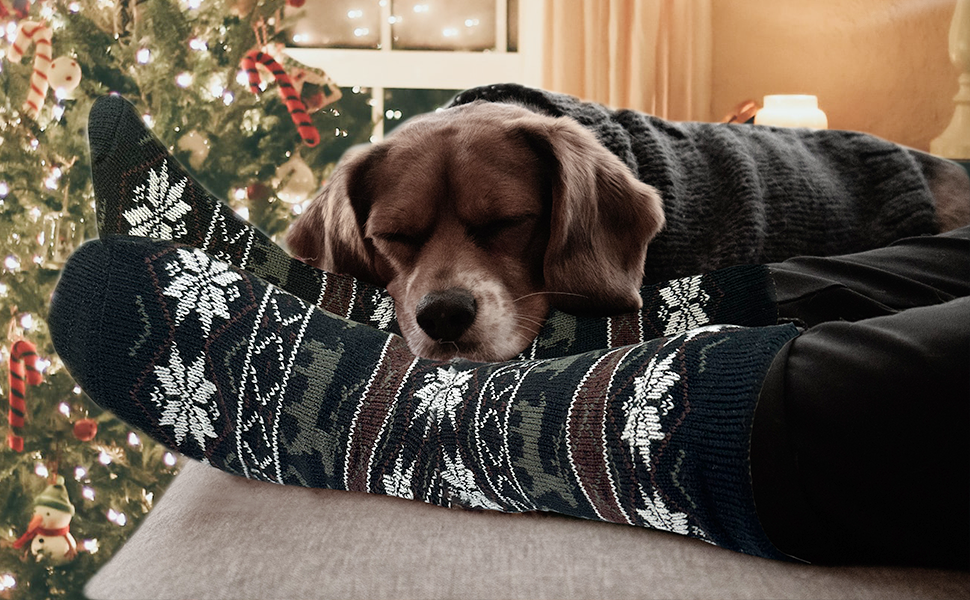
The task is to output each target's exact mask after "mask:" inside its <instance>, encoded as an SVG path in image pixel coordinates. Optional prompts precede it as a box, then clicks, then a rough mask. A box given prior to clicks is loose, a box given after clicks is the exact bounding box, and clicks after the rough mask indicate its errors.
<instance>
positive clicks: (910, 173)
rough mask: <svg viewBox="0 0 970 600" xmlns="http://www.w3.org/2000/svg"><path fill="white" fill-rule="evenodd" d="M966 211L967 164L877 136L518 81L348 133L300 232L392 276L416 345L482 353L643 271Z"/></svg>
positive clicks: (945, 218) (362, 267) (505, 346)
mask: <svg viewBox="0 0 970 600" xmlns="http://www.w3.org/2000/svg"><path fill="white" fill-rule="evenodd" d="M968 221H970V179H968V178H967V175H966V173H965V172H964V171H963V169H962V168H961V167H960V166H959V165H956V164H955V163H950V162H948V161H943V160H940V159H936V158H933V157H931V156H929V155H925V154H923V153H919V152H915V151H909V150H906V149H903V148H901V147H899V146H896V145H894V144H890V143H888V142H884V141H882V140H879V139H877V138H873V137H871V136H866V135H863V134H857V133H850V132H827V131H819V132H816V131H809V130H781V129H771V128H763V127H755V126H746V125H738V126H735V125H730V126H729V125H715V124H701V123H693V124H676V123H669V122H665V121H662V120H660V119H656V118H654V117H650V116H648V115H643V114H641V113H636V112H633V111H611V110H609V109H607V108H605V107H603V106H601V105H598V104H592V103H586V102H580V101H578V100H576V99H575V98H572V97H569V96H563V95H559V94H551V93H548V92H543V91H540V90H532V89H529V88H523V87H521V86H515V85H505V86H489V87H487V88H477V89H475V90H469V91H468V92H464V93H462V94H460V95H459V96H457V97H456V98H455V100H453V101H452V103H451V106H450V107H449V108H446V109H444V110H441V111H438V112H435V113H430V114H428V115H423V116H421V117H416V118H414V119H411V120H409V121H408V122H407V123H405V124H404V125H402V126H401V127H399V128H398V129H397V130H395V131H394V132H393V133H392V134H391V135H389V136H388V137H387V139H386V140H384V141H383V142H381V143H378V144H374V145H371V146H368V147H365V148H363V149H354V150H353V151H351V152H348V153H347V154H346V155H345V156H344V158H343V159H342V160H341V162H340V163H339V164H338V165H337V167H336V168H335V170H334V172H333V174H332V176H331V178H330V179H329V181H328V182H327V184H326V185H325V186H324V188H323V190H322V191H321V193H320V195H319V196H318V197H317V198H316V199H315V200H314V201H313V202H311V204H310V205H309V207H308V208H307V210H306V211H305V212H304V213H303V214H302V215H301V216H300V217H299V218H298V219H297V220H296V222H295V223H294V224H293V226H292V227H291V229H290V231H289V232H288V235H287V243H288V246H289V248H290V250H291V252H293V253H294V254H295V255H296V256H299V257H301V258H302V259H303V260H305V261H306V262H308V263H310V264H312V265H314V266H316V267H319V268H321V269H325V270H329V271H334V272H339V273H345V274H349V275H353V276H355V277H357V278H359V279H362V280H365V281H369V282H371V283H374V284H378V285H381V286H385V287H386V288H387V289H388V292H389V293H390V294H391V295H392V296H393V297H394V299H395V304H396V310H397V318H398V323H399V325H400V328H401V331H402V333H403V335H404V337H405V338H406V340H407V342H408V344H409V346H410V347H411V349H412V351H413V352H414V353H415V354H417V355H419V356H423V357H426V358H435V359H449V358H453V357H456V356H459V357H463V358H468V359H472V360H482V361H486V360H506V359H509V358H511V357H514V356H515V355H517V354H518V353H519V352H521V351H522V350H523V349H524V348H526V347H527V346H528V344H529V343H530V342H531V341H532V339H533V338H534V337H535V335H536V334H537V332H538V329H539V328H540V327H541V326H542V324H543V322H544V319H545V317H546V315H547V314H548V311H549V310H550V308H552V307H555V308H558V309H560V310H564V311H566V312H572V313H575V314H587V315H589V314H598V315H606V314H618V313H623V312H631V311H635V310H637V309H639V308H640V306H641V300H640V295H639V289H640V287H641V285H642V284H643V283H649V282H653V281H661V280H664V279H670V278H675V277H681V276H686V275H693V274H698V273H701V272H706V271H710V270H713V269H717V268H721V267H726V266H730V265H732V264H741V263H765V262H772V261H780V260H784V259H786V258H789V257H791V256H796V255H808V254H811V255H833V254H841V253H847V252H854V251H860V250H865V249H868V248H871V247H877V246H880V245H885V244H887V243H889V242H891V241H892V240H894V239H898V238H899V237H904V236H907V235H923V234H931V233H937V232H939V231H940V230H948V229H952V228H954V227H956V226H960V225H963V224H966V223H967V222H968Z"/></svg>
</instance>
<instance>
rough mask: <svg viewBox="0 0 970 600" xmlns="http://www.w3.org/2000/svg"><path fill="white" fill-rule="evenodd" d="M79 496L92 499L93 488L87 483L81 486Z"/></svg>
mask: <svg viewBox="0 0 970 600" xmlns="http://www.w3.org/2000/svg"><path fill="white" fill-rule="evenodd" d="M81 496H83V497H84V499H85V500H91V501H94V488H93V487H90V486H87V485H86V486H84V487H83V488H81Z"/></svg>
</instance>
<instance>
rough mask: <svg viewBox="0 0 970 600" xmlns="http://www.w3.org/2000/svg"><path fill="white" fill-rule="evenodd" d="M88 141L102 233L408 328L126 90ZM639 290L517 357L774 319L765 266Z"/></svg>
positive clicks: (387, 327) (569, 323)
mask: <svg viewBox="0 0 970 600" xmlns="http://www.w3.org/2000/svg"><path fill="white" fill-rule="evenodd" d="M88 139H89V142H90V145H91V162H92V172H93V176H94V191H95V195H96V197H97V207H98V230H99V232H100V234H101V236H102V237H108V236H111V235H137V236H140V237H151V238H155V239H163V240H174V241H177V242H180V243H184V244H187V245H189V246H193V247H196V248H199V249H201V250H204V251H206V252H207V253H209V254H210V255H212V256H215V257H217V258H219V259H220V260H223V261H226V262H228V263H229V264H232V265H233V266H236V267H238V268H241V269H245V270H247V271H249V272H251V273H253V274H255V275H257V276H258V277H260V278H262V279H265V280H266V281H268V282H270V283H272V284H274V285H276V286H278V287H280V288H282V289H284V290H286V291H287V292H289V293H291V294H293V295H295V296H297V297H298V298H301V299H303V300H304V301H306V302H310V303H312V304H316V305H317V306H320V307H321V308H323V309H325V310H327V311H329V312H332V313H334V314H337V315H340V316H343V317H346V318H348V319H351V320H353V321H357V322H358V323H364V324H367V325H371V326H374V327H376V328H378V329H381V330H384V331H390V332H393V333H400V330H399V329H398V326H397V320H396V317H395V311H394V302H393V300H392V299H391V298H390V297H389V296H388V294H387V292H386V291H385V290H384V289H383V288H380V287H376V286H372V285H370V284H367V283H365V282H361V281H358V280H356V279H354V278H352V277H349V276H347V275H337V274H332V273H324V272H322V271H319V270H317V269H315V268H313V267H310V266H308V265H306V264H305V263H303V262H302V261H299V260H296V259H294V258H292V257H290V256H289V255H288V254H287V253H286V252H285V251H284V250H283V249H282V248H280V247H279V246H277V245H276V244H274V243H273V242H272V241H271V240H270V239H269V238H267V237H266V236H265V235H264V234H263V233H262V232H260V231H259V230H257V229H256V228H255V227H253V226H252V225H251V224H250V223H247V222H246V221H244V220H243V219H241V218H240V217H239V216H238V215H236V213H235V212H233V211H232V210H231V209H230V208H229V207H228V206H227V205H226V204H224V203H223V202H221V201H220V200H218V199H217V198H215V197H214V196H212V195H211V194H210V193H209V192H207V191H206V190H205V188H204V187H203V186H202V185H200V184H199V183H198V182H196V181H195V180H194V179H193V178H192V176H191V175H189V174H188V173H187V172H186V170H185V169H184V168H183V167H182V166H181V165H180V164H179V163H178V161H177V160H175V158H174V157H172V156H171V154H170V153H169V152H168V151H167V150H166V148H165V146H164V145H163V144H162V143H161V142H160V141H159V140H158V139H157V138H156V137H155V136H154V134H152V132H151V131H150V130H149V129H148V128H147V127H146V126H145V124H144V123H143V121H142V120H141V118H140V117H139V116H138V113H137V112H136V111H135V109H134V107H133V106H132V105H131V104H130V103H129V102H127V101H126V100H124V99H123V98H121V97H120V96H105V97H103V98H100V99H98V100H97V102H95V104H94V107H93V108H92V109H91V115H90V118H89V123H88ZM641 296H642V297H643V309H642V310H641V311H640V312H639V313H630V314H624V315H619V316H616V317H608V318H589V317H576V316H573V315H570V314H567V313H563V312H560V311H557V310H553V311H551V313H550V315H549V318H548V319H547V321H546V323H545V324H544V326H543V327H542V328H541V329H540V331H539V334H538V336H537V337H536V339H535V340H534V341H533V343H532V344H531V345H530V346H529V347H528V348H527V349H526V350H525V351H524V352H523V353H522V354H521V355H520V357H519V358H548V357H556V356H568V355H571V354H578V353H582V352H587V351H590V350H597V349H601V348H614V347H618V346H624V345H629V344H636V343H640V342H644V341H647V340H651V339H653V338H655V337H657V336H662V335H676V334H678V333H683V332H685V331H687V330H688V329H691V328H693V327H698V326H700V325H705V324H708V323H730V324H734V325H745V326H760V325H770V324H773V323H774V322H775V319H776V313H777V310H776V308H775V302H774V286H773V284H772V281H771V277H770V276H769V273H768V269H767V267H765V266H738V267H731V268H728V269H723V270H720V271H715V272H712V273H708V274H705V275H699V276H696V277H686V278H683V279H677V280H673V281H669V282H665V283H660V284H656V285H650V286H645V287H644V288H643V289H642V290H641Z"/></svg>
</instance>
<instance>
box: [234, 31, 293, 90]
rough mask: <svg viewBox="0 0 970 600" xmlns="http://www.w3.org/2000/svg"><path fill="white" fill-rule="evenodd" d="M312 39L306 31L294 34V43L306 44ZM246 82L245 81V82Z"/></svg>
mask: <svg viewBox="0 0 970 600" xmlns="http://www.w3.org/2000/svg"><path fill="white" fill-rule="evenodd" d="M309 41H310V35H309V34H306V33H295V34H293V43H294V44H305V43H307V42H309ZM243 83H244V84H245V82H243Z"/></svg>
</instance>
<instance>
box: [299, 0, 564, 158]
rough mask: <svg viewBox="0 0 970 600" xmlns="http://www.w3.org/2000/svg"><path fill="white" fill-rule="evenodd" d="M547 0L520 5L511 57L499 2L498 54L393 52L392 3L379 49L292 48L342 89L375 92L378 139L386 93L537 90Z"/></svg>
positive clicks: (384, 15) (503, 2)
mask: <svg viewBox="0 0 970 600" xmlns="http://www.w3.org/2000/svg"><path fill="white" fill-rule="evenodd" d="M544 22H545V2H544V1H543V0H519V15H518V26H519V40H518V49H517V51H516V52H508V51H507V50H506V49H507V48H508V26H507V23H508V2H507V0H495V40H496V44H495V46H496V48H495V50H492V51H488V52H465V51H453V50H430V51H425V50H394V49H393V44H392V43H391V3H390V2H386V1H385V2H381V38H380V49H377V50H349V49H333V48H287V49H286V53H287V54H288V55H290V56H291V57H293V59H294V60H297V61H299V62H301V63H303V64H305V65H307V66H310V67H314V68H318V69H322V70H324V71H326V72H327V74H328V75H330V77H331V78H333V80H334V81H335V82H337V85H339V86H341V87H355V86H360V87H367V88H371V92H372V94H373V95H372V98H373V100H372V103H371V117H372V121H373V122H374V132H373V134H372V139H373V140H375V141H376V140H380V139H382V138H383V137H384V90H385V89H386V88H404V89H442V90H462V89H466V88H471V87H476V86H479V85H488V84H491V83H507V82H512V83H521V84H522V85H528V86H533V87H538V86H540V85H541V80H542V64H543V23H544Z"/></svg>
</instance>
